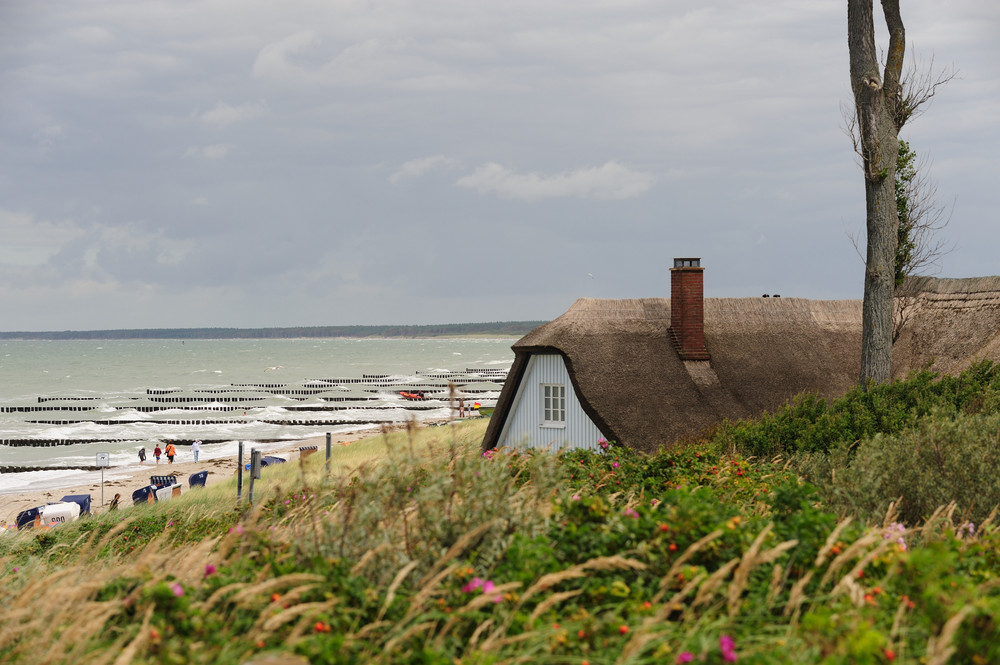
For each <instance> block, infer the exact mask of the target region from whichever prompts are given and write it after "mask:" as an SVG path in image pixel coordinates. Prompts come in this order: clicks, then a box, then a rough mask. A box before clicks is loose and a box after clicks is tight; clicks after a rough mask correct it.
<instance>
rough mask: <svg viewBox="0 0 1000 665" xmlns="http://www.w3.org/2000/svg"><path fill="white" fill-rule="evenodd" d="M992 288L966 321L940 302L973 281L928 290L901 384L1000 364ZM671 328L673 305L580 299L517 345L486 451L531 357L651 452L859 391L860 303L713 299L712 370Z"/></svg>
mask: <svg viewBox="0 0 1000 665" xmlns="http://www.w3.org/2000/svg"><path fill="white" fill-rule="evenodd" d="M992 279H994V280H995V284H994V286H996V287H997V288H996V289H995V290H989V289H987V290H985V291H982V292H978V291H977V292H975V293H992V294H994V295H993V296H990V297H995V298H994V300H993V301H991V302H992V304H984V303H982V302H979V300H976V301H975V302H977V303H979V304H978V305H976V308H968V309H967V311H963V312H962V313H960V314H958V315H957V318H956V311H955V308H954V307H952V306H948V305H943V304H941V302H942V301H939V300H934V297H937V296H941V295H948V297H952V298H954V297H959V296H962V295H966V296H968V295H969V294H970V293H973V291H971V290H970V288H971V286H972V285H971V284H969V283H964V284H959V285H957V286H953V285H951V284H950V282H956V281H957V282H964V280H937V281H935V282H933V284H932V283H927V284H924V288H925V290H926V292H927V294H929V295H926V296H923V297H924V298H925V299H926V300H927V302H926V303H922V305H921V307H920V308H919V309H918V311H916V312H915V314H914V318H913V320H912V322H911V323H912V331H913V333H912V334H911V335H909V337H905V338H901V339H900V341H899V343H898V344H897V352H896V362H895V363H894V365H895V368H894V370H895V371H894V373H895V374H896V375H905V374H906V373H907V372H909V371H910V370H911V369H919V368H921V367H923V366H925V365H926V364H927V363H928V362H929V361H930V360H931V359H933V358H935V357H939V354H944V352H945V351H947V355H948V358H949V361H948V363H947V367H948V369H946V370H942V371H952V370H953V369H955V368H959V369H960V368H961V367H962V366H965V365H967V364H968V363H969V362H971V361H972V360H973V359H975V358H978V357H981V356H982V355H983V353H989V351H988V348H987V347H990V345H991V344H992V347H990V348H992V349H993V350H992V352H991V353H992V355H987V356H986V357H992V358H994V359H1000V338H998V337H997V328H998V321H1000V278H992ZM938 282H947V283H946V284H942V285H941V287H940V288H941V291H936V290H933V288H934V286H935V285H937V283H938ZM983 283H984V284H985V283H986V282H983ZM977 284H979V282H977ZM948 289H953V290H948ZM977 297H979V296H977ZM980 300H982V298H980ZM962 302H966V303H967V302H970V301H968V300H964V301H962ZM943 311H947V312H949V319H950V324H949V325H950V326H954V327H955V328H956V329H957V330H958V331H959V332H957V333H956V335H955V336H954V337H955V339H954V340H952V335H951V334H950V333H949V334H948V336H946V337H944V338H942V337H940V336H939V337H937V338H935V337H934V334H933V330H934V325H933V321H936V320H937V319H936V317H937V315H939V314H941V313H942V312H943ZM929 322H930V323H929ZM669 326H670V300H669V299H666V298H646V299H634V300H598V299H592V298H582V299H580V300H577V301H576V302H575V303H573V306H572V307H570V309H569V311H567V312H566V313H565V314H563V315H562V316H560V317H559V318H558V319H556V320H554V321H551V322H550V323H547V324H545V325H543V326H540V327H539V328H536V329H535V330H533V331H532V332H530V333H528V334H527V335H525V336H524V337H523V338H522V339H521V340H519V341H518V342H517V343H516V344H515V345H514V347H513V349H514V352H515V361H514V365H513V366H512V368H511V372H510V374H509V375H508V380H507V382H506V385H505V387H504V390H503V392H502V393H501V395H500V399H499V401H498V403H497V409H496V411H495V412H494V415H493V418H492V420H491V422H490V425H489V428H488V430H487V433H486V438H485V440H484V442H483V445H484V446H485V447H492V446H493V445H495V444H496V442H497V440H498V438H499V435H500V431H501V429H502V426H503V421H504V420H505V418H506V416H507V414H508V412H509V410H510V408H511V407H512V405H513V398H514V394H515V392H516V388H517V384H518V383H519V381H520V379H521V378H522V376H523V374H524V370H525V368H526V366H527V361H528V357H529V355H530V354H532V353H559V354H561V355H562V356H563V358H564V359H565V360H566V365H567V368H568V370H569V375H570V378H571V380H572V383H573V388H574V390H575V392H576V395H577V397H578V398H579V399H580V402H581V403H582V405H583V408H584V410H585V411H586V412H587V413H588V415H589V416H590V418H591V419H592V420H593V421H594V422H595V423H596V424H597V426H598V427H599V428H600V429H601V431H602V433H603V434H604V435H605V436H607V437H608V438H609V439H613V440H616V441H618V442H620V443H623V444H625V445H628V446H630V447H632V448H636V449H638V450H643V451H654V450H656V449H657V448H658V447H660V446H661V445H664V444H670V443H672V442H673V441H675V440H676V439H678V438H680V437H684V436H692V435H696V434H698V433H699V432H700V431H702V430H704V429H706V428H708V427H711V426H712V425H714V424H717V423H719V422H720V421H721V420H723V419H726V418H730V419H733V418H740V417H744V416H749V415H755V414H759V413H761V412H762V411H764V410H773V409H775V408H777V407H779V406H781V405H782V404H784V403H785V402H786V401H787V400H788V399H789V398H791V397H793V396H794V395H796V394H798V393H801V392H806V391H808V392H814V393H819V394H820V395H822V396H824V397H826V398H833V397H837V396H839V395H842V394H843V393H844V392H846V391H847V390H849V389H850V388H851V387H853V386H854V385H856V384H857V381H858V375H859V372H860V355H861V301H859V300H834V301H821V300H805V299H801V298H766V299H765V298H719V299H712V298H709V299H706V300H705V344H706V346H707V348H708V351H709V353H710V354H711V357H712V360H711V362H710V363H706V362H687V363H685V362H684V361H682V360H681V359H680V358H679V357H678V355H677V352H676V350H675V349H674V347H673V346H672V345H671V343H670V338H669V335H668V333H667V329H668V328H669ZM942 340H947V341H946V342H945V343H944V344H943V343H942ZM973 340H974V341H973ZM969 342H971V343H969ZM946 345H954V346H955V347H957V348H950V347H949V348H947V349H946V348H945V346H946ZM953 356H954V358H953Z"/></svg>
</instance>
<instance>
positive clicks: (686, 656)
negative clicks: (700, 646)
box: [674, 651, 694, 665]
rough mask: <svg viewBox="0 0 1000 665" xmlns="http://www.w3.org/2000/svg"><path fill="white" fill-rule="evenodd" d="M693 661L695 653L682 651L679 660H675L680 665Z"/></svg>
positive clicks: (678, 656)
mask: <svg viewBox="0 0 1000 665" xmlns="http://www.w3.org/2000/svg"><path fill="white" fill-rule="evenodd" d="M692 660H694V654H693V653H691V652H690V651H682V652H680V653H679V654H678V655H677V658H675V659H674V662H675V663H678V665H679V664H680V663H690V662H691V661H692Z"/></svg>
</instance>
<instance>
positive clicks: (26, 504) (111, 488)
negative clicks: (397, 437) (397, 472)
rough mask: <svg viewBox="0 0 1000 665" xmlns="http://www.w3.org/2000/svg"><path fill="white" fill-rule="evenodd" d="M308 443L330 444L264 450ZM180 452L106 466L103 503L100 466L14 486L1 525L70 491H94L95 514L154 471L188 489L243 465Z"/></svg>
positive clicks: (126, 497) (1, 510)
mask: <svg viewBox="0 0 1000 665" xmlns="http://www.w3.org/2000/svg"><path fill="white" fill-rule="evenodd" d="M371 434H372V433H371V432H370V431H358V432H345V433H343V434H341V435H339V436H333V437H332V438H331V443H333V444H334V445H338V444H339V445H343V444H345V443H351V442H353V441H357V440H359V439H362V438H365V437H367V436H370V435H371ZM303 446H317V447H318V448H319V450H321V451H322V450H323V449H324V448H325V447H326V436H325V435H322V436H317V437H310V438H308V439H302V440H299V441H288V442H285V443H281V444H275V445H274V447H273V448H269V449H268V450H267V451H265V454H267V455H275V456H278V457H283V458H285V460H286V461H288V462H293V461H296V460H298V458H299V448H300V447H303ZM178 452H179V453H180V454H179V455H178V457H177V459H176V460H175V461H174V463H173V464H169V463H168V462H167V461H166V458H164V459H163V460H162V461H161V462H160V463H159V464H157V463H156V460H153V459H147V460H146V462H145V463H144V464H134V465H129V466H125V467H110V468H108V469H106V470H105V471H104V476H103V477H104V484H103V490H104V500H103V505H102V503H101V489H102V485H101V472H100V471H77V472H76V473H73V474H71V475H67V476H64V477H61V478H49V479H47V480H46V481H44V482H43V483H40V484H41V485H44V486H40V487H28V488H25V489H24V490H19V489H14V490H11V491H9V492H5V493H2V494H0V525H4V524H5V525H6V526H8V527H10V526H13V525H16V523H17V515H18V513H20V512H21V511H22V510H26V509H28V508H36V507H38V506H43V505H45V504H46V503H55V502H58V501H59V500H60V499H61V498H62V497H64V496H66V495H69V494H89V495H90V500H91V508H90V512H91V513H92V514H98V513H103V512H105V511H106V510H107V506H108V505H109V504H110V503H111V500H112V499H113V498H114V496H115V494H116V493H118V494H121V498H120V499H119V501H120V504H119V505H121V506H122V507H125V506H131V505H132V492H134V491H135V490H137V489H139V488H141V487H145V486H148V485H149V484H150V481H149V477H150V476H153V475H164V476H166V475H171V474H176V475H177V476H178V480H179V481H180V482H181V484H182V485H183V486H184V487H185V489H187V488H188V477H189V476H190V475H191V474H193V473H197V472H199V471H208V477H207V478H206V481H205V485H206V486H209V485H214V484H215V483H217V482H221V481H224V480H228V479H229V478H232V477H233V474H234V473H235V472H236V470H237V468H238V460H237V457H238V456H237V455H222V456H218V457H206V456H205V455H204V454H202V455H201V459H200V460H199V461H197V462H195V461H194V459H193V456H192V454H191V452H190V451H188V450H182V451H178ZM249 459H250V453H249V449H247V450H246V451H245V452H244V463H246V462H249Z"/></svg>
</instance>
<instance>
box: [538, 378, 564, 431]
mask: <svg viewBox="0 0 1000 665" xmlns="http://www.w3.org/2000/svg"><path fill="white" fill-rule="evenodd" d="M539 388H540V389H541V390H540V391H539V393H540V396H541V398H542V425H541V426H542V427H559V428H565V427H566V384H565V383H543V384H541V385H540V386H539ZM556 418H558V419H556Z"/></svg>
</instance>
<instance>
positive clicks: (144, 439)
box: [0, 337, 515, 494]
mask: <svg viewBox="0 0 1000 665" xmlns="http://www.w3.org/2000/svg"><path fill="white" fill-rule="evenodd" d="M514 341H515V340H514V339H513V338H510V337H503V338H491V339H485V338H426V339H394V338H384V339H372V338H358V339H352V338H322V339H312V338H309V339H259V340H246V339H243V340H207V339H206V340H198V339H185V340H174V339H157V340H137V339H132V340H59V341H37V340H31V341H28V340H4V341H2V342H0V494H11V493H20V492H26V491H33V490H35V489H45V488H50V487H65V486H68V484H69V483H70V482H73V481H75V480H79V479H83V480H85V481H87V480H90V479H92V478H93V477H94V474H96V473H97V472H98V470H99V471H100V473H101V476H100V477H101V478H105V479H108V478H113V477H114V474H115V472H116V471H119V472H120V471H122V470H134V467H135V466H137V465H138V462H139V458H138V451H139V449H140V448H145V449H146V454H147V457H148V459H150V460H151V459H152V451H153V447H154V446H155V445H157V443H159V444H160V445H161V447H162V446H163V445H164V444H165V442H166V441H174V442H175V444H176V445H177V448H178V454H179V456H182V457H185V456H187V455H188V454H189V453H190V451H189V449H188V448H187V446H189V445H190V443H191V442H192V441H194V440H196V439H198V440H201V441H203V444H202V448H201V457H202V458H203V459H211V458H214V457H231V456H233V455H235V454H236V451H237V449H238V445H239V443H240V442H243V443H244V448H245V449H247V450H248V449H249V448H250V447H256V448H258V449H260V450H262V452H264V453H267V452H268V451H269V450H273V449H277V448H279V447H281V446H282V445H284V446H285V447H286V448H287V443H288V442H289V441H298V440H302V439H306V438H310V437H316V436H321V435H325V434H327V433H329V434H331V435H333V436H337V435H343V434H346V433H356V432H367V431H371V432H377V431H380V429H381V428H382V427H383V426H384V425H398V424H404V423H407V422H409V421H416V422H418V423H431V422H435V423H439V422H446V421H448V420H450V419H454V418H456V417H459V416H460V415H462V414H460V413H459V412H458V407H459V405H461V406H462V407H464V408H465V409H471V408H474V407H475V406H477V405H478V406H480V407H491V406H494V405H495V404H496V400H497V398H498V397H499V395H500V389H501V388H502V386H503V383H504V381H505V380H506V375H507V371H508V370H509V369H510V366H511V364H512V362H513V359H514V354H513V351H512V350H511V345H512V344H513V342H514ZM148 464H149V462H147V465H148ZM105 465H106V466H105ZM105 474H107V475H106V476H105Z"/></svg>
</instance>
